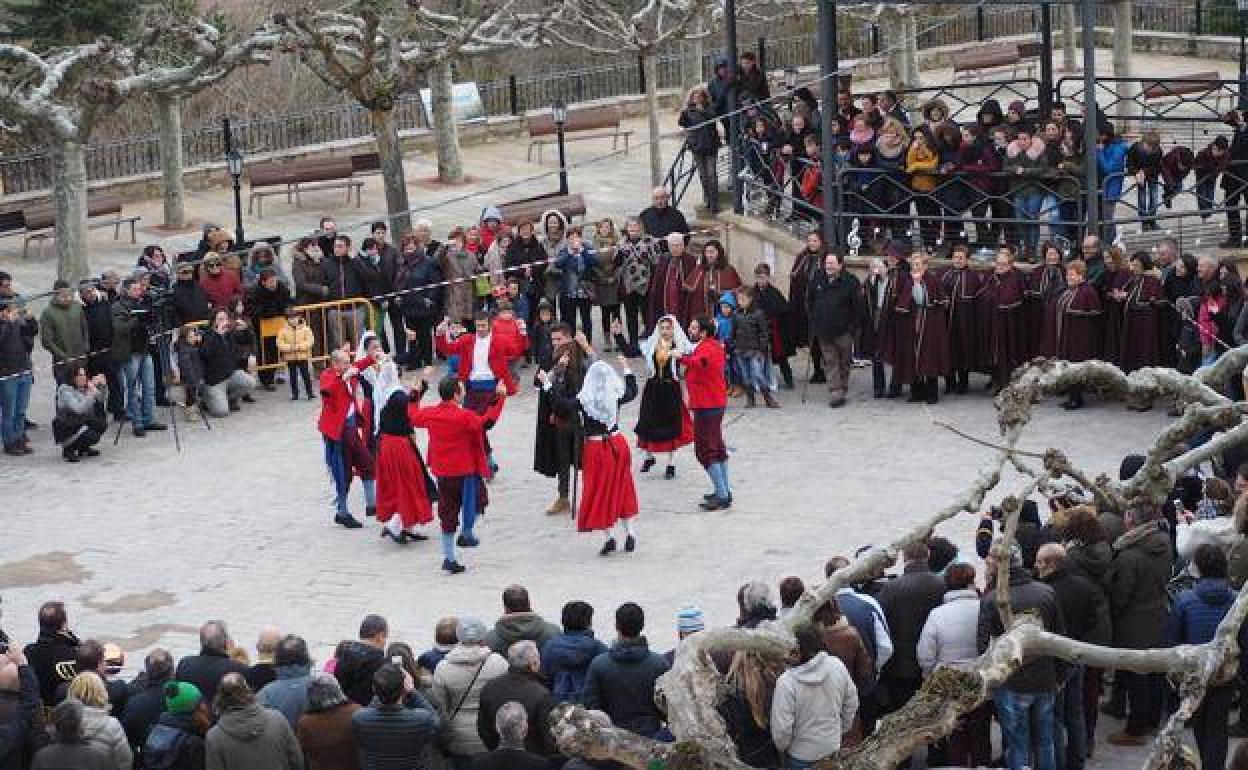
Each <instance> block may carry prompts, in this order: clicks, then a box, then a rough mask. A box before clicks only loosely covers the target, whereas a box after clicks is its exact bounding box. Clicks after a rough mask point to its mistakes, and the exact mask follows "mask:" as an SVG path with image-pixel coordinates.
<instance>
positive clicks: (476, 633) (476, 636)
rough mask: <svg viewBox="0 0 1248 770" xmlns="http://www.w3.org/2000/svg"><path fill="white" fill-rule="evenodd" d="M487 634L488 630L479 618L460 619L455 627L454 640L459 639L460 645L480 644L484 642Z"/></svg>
mask: <svg viewBox="0 0 1248 770" xmlns="http://www.w3.org/2000/svg"><path fill="white" fill-rule="evenodd" d="M487 633H489V629H487V628H486V627H485V623H482V622H481V620H480V619H479V618H460V619H459V624H458V625H457V626H456V627H455V638H457V639H459V643H460V644H480V643H481V642H484V641H485V635H486V634H487Z"/></svg>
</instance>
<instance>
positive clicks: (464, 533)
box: [408, 377, 507, 575]
mask: <svg viewBox="0 0 1248 770" xmlns="http://www.w3.org/2000/svg"><path fill="white" fill-rule="evenodd" d="M423 395H424V391H416V392H415V393H414V396H415V397H414V398H413V403H412V404H411V406H409V407H408V417H409V419H410V420H411V422H412V425H413V427H417V428H424V429H426V430H428V431H429V469H430V470H431V471H433V475H434V476H436V477H437V479H438V519H439V520H440V521H441V524H442V556H443V559H442V569H444V570H446V571H447V572H449V573H451V574H452V575H454V574H458V573H460V572H463V571H464V566H463V565H462V564H460V563H459V562H458V561H457V560H456V558H455V546H456V544H458V545H460V546H462V547H464V548H474V547H476V546H478V545H480V541H479V540H477V537H476V535H475V533H474V532H473V529H472V528H473V525H474V524H475V523H476V520H477V516H479V515H481V514H483V513H484V512H485V506H486V504H487V503H488V502H489V500H488V499H487V496H486V491H485V479H488V478H489V477H490V476H491V475H492V473H491V471H490V466H489V461H488V460H487V459H486V454H485V431H486V430H487V429H488V428H489V427H490V426H491V425H493V424H494V422H495V421H497V420H498V417H499V415H500V414H501V413H502V411H503V402H504V401H505V400H506V396H507V391H506V386H504V385H503V384H502V383H501V382H500V383H499V384H498V386H497V390H496V391H495V394H494V398H493V400H492V401H491V402H490V405H489V406H488V407H487V408H486V410H485V414H483V415H478V414H475V413H474V412H472V411H471V410H469V409H465V408H464V406H463V403H464V395H465V390H464V385H463V383H461V382H460V381H459V380H458V379H456V378H454V377H445V378H443V379H442V381H441V382H440V383H438V396H440V397H441V399H442V401H441V403H439V404H438V405H437V406H429V407H422V406H420V398H421V396H423ZM461 509H462V511H463V528H462V529H460V526H459V525H460V511H461ZM456 530H460V535H459V538H458V540H457V539H456V537H455V532H456Z"/></svg>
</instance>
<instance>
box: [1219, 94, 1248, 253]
mask: <svg viewBox="0 0 1248 770" xmlns="http://www.w3.org/2000/svg"><path fill="white" fill-rule="evenodd" d="M1225 122H1226V123H1227V124H1228V125H1230V126H1231V128H1232V130H1233V131H1234V133H1233V134H1232V135H1231V142H1230V146H1229V147H1228V148H1227V151H1226V154H1227V159H1226V166H1225V168H1224V170H1223V172H1222V205H1223V206H1225V207H1226V208H1227V212H1226V240H1225V241H1223V242H1222V243H1220V244H1218V247H1219V248H1223V249H1228V248H1230V249H1238V248H1242V247H1243V236H1244V233H1243V220H1242V217H1241V216H1240V208H1241V207H1242V206H1243V205H1244V200H1245V197H1246V196H1245V191H1246V189H1248V125H1246V124H1245V122H1244V114H1243V112H1241V111H1240V110H1232V111H1231V113H1230V114H1229V115H1227V117H1226V121H1225Z"/></svg>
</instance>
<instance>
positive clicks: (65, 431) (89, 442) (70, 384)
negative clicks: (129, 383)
mask: <svg viewBox="0 0 1248 770" xmlns="http://www.w3.org/2000/svg"><path fill="white" fill-rule="evenodd" d="M65 380H66V381H65V383H64V384H62V385H60V386H58V387H57V389H56V418H55V419H54V420H52V437H53V438H54V439H55V440H56V443H57V444H59V445H60V447H61V457H62V458H64V459H65V462H67V463H76V462H78V461H79V460H80V459H81V458H83V457H98V456H99V454H100V452H99V450H97V449H93V447H94V446H95V445H96V444H97V443H99V441H100V437H101V436H103V435H104V433H105V431H107V430H108V414H107V412H106V411H105V405H107V404H108V379H107V378H106V377H105V376H104V375H103V374H97V375H95V376H94V377H92V376H90V375H88V374H87V368H86V367H85V366H81V365H71V368H70V370H69V372H68V373H67V376H66V378H65Z"/></svg>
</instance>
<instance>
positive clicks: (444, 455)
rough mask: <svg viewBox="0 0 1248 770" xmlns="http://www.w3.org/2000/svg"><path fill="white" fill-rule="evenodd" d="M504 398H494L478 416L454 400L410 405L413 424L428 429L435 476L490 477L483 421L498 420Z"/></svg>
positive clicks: (409, 410)
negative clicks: (434, 403) (433, 404)
mask: <svg viewBox="0 0 1248 770" xmlns="http://www.w3.org/2000/svg"><path fill="white" fill-rule="evenodd" d="M505 402H506V399H503V398H497V399H495V400H494V403H492V404H490V407H489V409H486V410H485V414H483V415H478V414H477V413H476V412H473V411H472V410H470V409H465V408H463V407H462V406H460V405H459V404H457V403H455V402H454V401H442V402H440V403H439V404H438V405H437V406H421V405H420V404H419V403H414V404H409V405H408V407H407V416H408V419H410V420H411V421H412V427H414V428H424V429H425V430H427V431H429V453H428V457H429V470H430V472H431V473H433V475H435V476H447V477H452V476H480V477H481V478H483V479H488V478H490V476H491V473H490V463H489V460H488V459H486V456H485V427H486V423H487V422H488V423H494V422H497V421H498V417H499V415H500V414H502V411H503V404H504V403H505Z"/></svg>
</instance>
